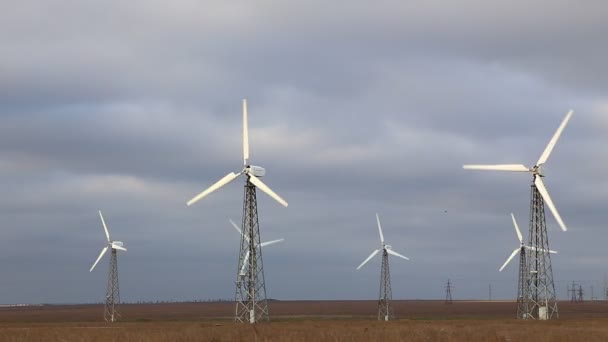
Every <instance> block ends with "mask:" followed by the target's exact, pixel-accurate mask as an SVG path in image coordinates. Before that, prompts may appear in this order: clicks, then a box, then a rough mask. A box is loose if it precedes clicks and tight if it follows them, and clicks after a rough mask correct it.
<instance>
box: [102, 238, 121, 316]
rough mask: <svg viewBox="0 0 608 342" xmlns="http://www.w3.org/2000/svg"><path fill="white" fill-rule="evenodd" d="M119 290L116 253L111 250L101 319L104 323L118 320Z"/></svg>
mask: <svg viewBox="0 0 608 342" xmlns="http://www.w3.org/2000/svg"><path fill="white" fill-rule="evenodd" d="M119 305H120V289H119V288H118V253H116V249H113V248H112V253H111V254H110V269H109V270H108V288H107V290H106V306H105V309H104V311H103V318H104V319H105V320H106V322H116V321H117V320H118V319H119V318H120V310H119Z"/></svg>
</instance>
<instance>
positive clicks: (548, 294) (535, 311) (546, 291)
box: [463, 110, 573, 320]
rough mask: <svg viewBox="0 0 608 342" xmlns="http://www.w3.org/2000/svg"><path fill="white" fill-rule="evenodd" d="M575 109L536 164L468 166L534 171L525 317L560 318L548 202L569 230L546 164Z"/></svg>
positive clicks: (557, 219) (470, 167)
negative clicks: (550, 186)
mask: <svg viewBox="0 0 608 342" xmlns="http://www.w3.org/2000/svg"><path fill="white" fill-rule="evenodd" d="M572 114H573V111H572V110H571V111H569V112H568V114H566V117H565V118H564V119H563V121H562V123H561V124H560V125H559V127H558V128H557V131H556V132H555V134H554V135H553V137H552V138H551V140H550V141H549V144H548V145H547V147H546V148H545V150H544V151H543V153H542V154H541V156H540V158H539V159H538V161H537V162H536V164H535V165H534V166H532V167H526V166H525V165H522V164H498V165H464V166H463V168H464V169H467V170H496V171H511V172H529V173H531V174H532V184H531V186H530V189H531V203H530V235H529V244H530V247H533V248H534V249H533V250H532V252H531V253H528V254H527V259H528V260H527V266H528V269H529V275H530V279H529V280H528V281H526V282H525V283H526V290H525V293H524V302H525V305H524V306H525V308H524V309H525V310H526V312H525V313H524V314H522V315H521V317H519V315H518V318H524V319H528V318H531V319H541V320H545V319H552V318H558V316H559V315H558V312H557V301H556V296H555V283H554V281H553V271H552V268H551V257H550V254H551V253H550V252H549V250H550V249H549V238H548V236H547V226H546V221H545V203H546V204H547V206H548V207H549V210H550V211H551V213H552V214H553V217H555V220H556V221H557V223H558V225H559V226H560V227H561V229H562V230H563V231H566V230H567V227H566V225H565V224H564V221H563V220H562V218H561V216H560V214H559V212H558V211H557V208H556V207H555V204H553V200H552V199H551V197H550V196H549V192H548V191H547V188H546V187H545V184H544V182H543V177H545V176H544V174H543V172H542V171H543V170H542V168H543V166H544V164H545V163H546V162H547V160H548V159H549V156H550V155H551V152H552V151H553V148H554V147H555V145H556V144H557V141H558V140H559V137H560V136H561V134H562V131H563V130H564V128H565V127H566V125H567V124H568V121H570V118H571V117H572Z"/></svg>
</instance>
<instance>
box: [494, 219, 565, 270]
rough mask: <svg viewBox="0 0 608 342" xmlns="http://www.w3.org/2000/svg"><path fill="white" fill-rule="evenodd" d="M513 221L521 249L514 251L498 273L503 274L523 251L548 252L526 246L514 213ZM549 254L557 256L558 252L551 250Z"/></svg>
mask: <svg viewBox="0 0 608 342" xmlns="http://www.w3.org/2000/svg"><path fill="white" fill-rule="evenodd" d="M511 219H512V220H513V227H515V233H516V234H517V239H518V240H519V247H517V248H515V250H513V253H511V255H510V256H509V257H508V258H507V261H505V263H504V264H503V265H502V266H501V267H500V269H499V270H498V272H502V270H503V269H504V268H505V267H506V266H507V265H508V264H509V262H511V260H513V258H514V257H515V256H516V255H517V254H519V253H521V252H522V251H523V249H528V250H531V251H536V250H540V251H541V252H546V249H537V248H536V247H532V246H526V245H525V244H524V238H523V236H522V235H521V231H520V230H519V225H518V224H517V221H516V220H515V215H513V213H511ZM549 253H552V254H556V253H557V252H556V251H552V250H549Z"/></svg>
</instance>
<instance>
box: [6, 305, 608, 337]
mask: <svg viewBox="0 0 608 342" xmlns="http://www.w3.org/2000/svg"><path fill="white" fill-rule="evenodd" d="M394 306H395V312H396V314H397V315H398V317H399V319H398V320H397V321H393V322H378V321H376V320H375V316H374V313H375V311H376V302H375V301H271V302H269V310H270V314H271V318H272V322H271V323H269V324H267V323H264V324H257V325H255V326H251V325H243V324H235V323H233V322H232V320H231V317H232V315H233V313H234V305H233V304H232V303H229V302H225V303H178V304H129V305H123V306H122V307H121V311H122V313H123V317H124V319H123V320H122V321H121V322H119V323H114V324H106V323H103V322H102V321H101V314H102V312H103V307H102V306H101V305H64V306H60V305H50V306H40V307H13V308H0V341H82V342H88V341H121V342H123V341H150V342H156V341H534V342H539V341H552V342H553V341H608V303H606V302H600V301H597V302H586V303H578V304H573V303H569V302H562V303H560V305H559V310H560V319H559V320H555V321H549V322H533V321H525V322H524V321H518V320H515V319H513V316H514V309H515V303H513V302H500V301H493V302H485V301H455V302H454V303H453V304H452V305H446V304H444V303H443V302H442V301H395V302H394Z"/></svg>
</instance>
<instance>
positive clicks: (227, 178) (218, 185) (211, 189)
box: [186, 172, 239, 206]
mask: <svg viewBox="0 0 608 342" xmlns="http://www.w3.org/2000/svg"><path fill="white" fill-rule="evenodd" d="M238 175H239V174H236V173H234V172H230V173H229V174H227V175H226V176H224V178H222V179H220V180H219V181H217V182H216V183H215V184H213V185H212V186H210V187H209V188H207V190H205V191H203V192H201V193H200V194H198V195H196V196H195V197H194V198H192V199H191V200H189V201H188V203H186V205H188V206H191V205H193V204H194V203H196V202H198V201H199V200H200V199H201V198H203V197H205V196H207V195H209V194H210V193H212V192H214V191H215V190H217V189H219V188H221V187H222V186H224V185H226V184H228V183H230V182H232V181H233V180H234V179H235V178H236V177H237V176H238Z"/></svg>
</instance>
